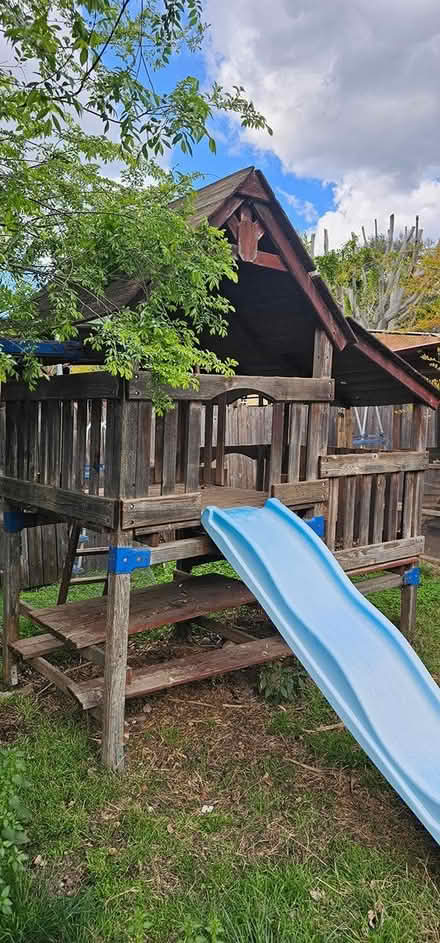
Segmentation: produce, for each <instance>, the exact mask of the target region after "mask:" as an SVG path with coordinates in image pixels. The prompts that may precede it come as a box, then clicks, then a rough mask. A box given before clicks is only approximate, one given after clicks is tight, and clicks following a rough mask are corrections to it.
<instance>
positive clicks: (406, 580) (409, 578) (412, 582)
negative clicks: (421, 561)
mask: <svg viewBox="0 0 440 943" xmlns="http://www.w3.org/2000/svg"><path fill="white" fill-rule="evenodd" d="M402 583H403V585H404V586H419V585H420V567H419V566H412V567H411V569H410V570H405V572H404V574H403V578H402Z"/></svg>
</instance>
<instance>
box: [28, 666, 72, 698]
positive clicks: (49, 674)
mask: <svg viewBox="0 0 440 943" xmlns="http://www.w3.org/2000/svg"><path fill="white" fill-rule="evenodd" d="M30 664H31V666H32V668H34V670H35V671H38V672H39V674H40V675H43V677H44V678H47V680H48V681H51V682H52V684H54V685H55V687H57V688H59V690H60V691H62V692H63V694H74V691H75V688H76V683H75V681H72V679H71V678H69V677H68V676H67V675H66V674H64V672H63V671H61V669H60V668H56V667H55V665H51V664H50V662H49V661H47V660H46V659H45V658H42V657H37V658H32V659H31V661H30Z"/></svg>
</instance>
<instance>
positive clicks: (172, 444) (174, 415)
mask: <svg viewBox="0 0 440 943" xmlns="http://www.w3.org/2000/svg"><path fill="white" fill-rule="evenodd" d="M177 435H178V412H177V405H176V404H175V405H174V409H169V410H168V412H167V413H165V416H164V422H163V447H162V481H161V494H173V492H175V490H176V460H177ZM197 462H198V465H200V438H199V453H198V456H197ZM197 480H198V479H197Z"/></svg>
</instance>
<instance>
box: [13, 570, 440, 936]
mask: <svg viewBox="0 0 440 943" xmlns="http://www.w3.org/2000/svg"><path fill="white" fill-rule="evenodd" d="M168 576H169V572H168V571H167V569H166V568H165V567H161V568H158V570H157V572H156V578H159V579H164V578H167V577H168ZM144 578H145V577H144ZM138 579H139V578H138ZM140 579H142V576H141V577H140ZM96 592H99V588H98V589H97V587H96V586H93V587H91V588H90V587H89V588H81V590H79V589H77V590H75V595H76V596H77V597H78V596H79V595H81V596H84V595H85V594H86V593H87V595H91V594H95V593H96ZM24 595H25V598H27V599H29V600H33V602H34V603H35V602H38V603H39V604H40V605H44V604H50V603H51V602H54V600H55V590H54V589H53V588H49V589H45V590H42V591H40V592H38V593H35V594H30V593H27V594H24ZM373 599H374V602H375V604H376V605H378V606H379V608H381V609H382V610H383V611H384V612H385V613H386V615H388V616H389V617H390V618H392V619H393V621H396V622H397V621H398V608H399V594H398V591H395V590H389V591H387V592H384V593H381V594H380V595H377V594H376V595H375V596H374V597H373ZM241 616H242V619H243V618H244V619H246V618H247V619H249V620H252V619H254V618H255V615H254V614H252V610H248V611H247V613H246V612H243V613H241ZM24 629H25V630H26V631H27V632H29V631H33V629H32V627H31V626H30V625H29V623H27V624H26V625H24ZM439 643H440V580H439V579H438V574H437V577H436V574H435V573H434V572H433V571H430V570H426V571H425V573H424V579H423V586H422V588H421V591H420V593H419V607H418V632H417V638H416V642H415V644H416V648H417V650H418V652H419V654H420V655H421V657H422V658H423V659H424V661H425V663H426V664H427V666H428V667H429V669H430V670H431V672H432V673H433V674H434V676H435V677H440V644H439ZM135 644H137V645H139V646H143V650H144V651H145V650H146V649H150V650H151V651H153V652H155V653H157V655H158V657H160V652H161V651H163V650H165V649H166V651H167V652H169V650H170V649H171V650H174V648H173V646H174V645H175V644H176V643H175V642H174V636H173V633H172V630H170V631H168V632H165V633H155V634H154V637H153V638H152V637H151V635H150V636H149V638H148V639H145V638H144V639H137V640H136V643H135ZM292 671H293V672H294V673H295V675H296V677H297V679H298V684H297V686H296V691H297V694H296V697H295V700H294V702H293V703H291V704H287V705H281V706H280V705H278V706H277V705H270V704H268V703H266V702H265V701H264V699H263V698H262V697H261V696H260V695H259V694H258V693H257V685H256V680H257V672H256V671H254V670H248V671H242V672H237V673H236V674H234V675H229V676H227V677H225V678H223V679H220V680H217V681H215V682H214V681H212V682H203V683H199V684H193V685H191V686H188V687H185V688H177V689H174V690H173V691H171V692H170V693H169V694H159V695H156V696H155V697H152V698H150V699H149V700H148V701H147V702H146V701H145V700H144V701H139V702H137V703H134V704H132V705H131V706H130V713H129V714H128V718H127V735H128V740H127V772H126V775H125V776H124V777H121V778H118V777H115V776H112V775H110V774H107V773H105V772H103V771H101V769H100V768H99V765H98V751H99V731H98V730H97V729H96V727H95V726H94V723H93V722H92V721H89V722H87V718H84V717H83V716H82V715H79V714H78V712H77V711H76V709H75V707H74V706H73V705H72V703H71V702H70V701H69V700H67V699H65V698H64V697H63V696H62V695H60V694H56V693H55V692H54V689H53V688H51V687H50V686H48V684H47V682H44V681H40V680H36V679H35V677H34V679H32V678H31V679H30V680H32V683H33V685H34V693H33V694H32V695H30V696H20V695H18V696H14V697H13V698H7V699H4V700H3V701H1V702H0V742H1V743H2V746H3V749H5V750H8V751H12V752H18V753H20V754H21V755H22V756H23V757H24V760H25V764H26V775H27V779H28V787H27V789H26V790H25V792H26V796H25V800H26V804H27V806H28V807H29V810H30V813H31V818H30V822H29V827H28V830H29V834H30V838H31V844H30V845H29V846H28V849H27V851H28V856H29V857H28V865H27V868H26V870H25V873H24V875H23V876H22V877H21V878H20V880H19V881H18V882H17V884H16V886H14V888H13V893H14V896H15V912H14V916H13V917H12V918H7V917H3V918H1V917H0V943H6V941H8V943H86V941H93V943H103V941H106V943H107V941H108V943H166V941H170V943H291V941H294V943H306V941H307V943H327V941H338V943H339V941H341V943H342V941H344V943H345V941H347V943H355V941H363V940H367V939H371V940H374V941H377V943H379V941H380V943H419V941H420V943H424V941H439V943H440V907H439V904H440V897H439V888H440V857H439V854H438V848H437V846H436V845H435V843H434V841H433V840H432V839H431V838H430V836H429V835H428V834H427V833H426V832H425V830H424V829H423V828H422V826H421V825H420V824H419V823H418V822H417V820H416V819H415V818H414V816H413V815H412V814H411V813H410V812H409V811H408V809H407V808H406V807H405V806H404V805H403V803H402V802H401V801H400V800H399V798H398V797H397V796H396V794H395V793H394V792H393V791H392V789H391V788H390V787H389V786H388V785H387V784H386V782H385V781H384V780H383V778H382V776H381V775H380V774H379V773H378V772H377V771H376V770H375V768H374V767H373V766H372V764H371V763H370V762H369V760H368V759H367V758H366V756H365V755H364V754H363V752H362V751H361V750H360V748H359V747H358V746H357V744H356V743H355V741H354V740H353V738H352V737H351V736H350V734H349V733H348V732H347V731H346V730H345V729H341V727H340V725H338V718H337V717H336V716H335V714H334V713H333V712H332V710H331V709H330V708H329V707H328V706H327V704H326V702H325V701H324V699H323V697H322V696H321V694H320V693H319V691H318V690H317V688H316V687H315V686H314V685H313V683H312V682H311V681H310V680H308V679H307V678H306V676H305V675H304V673H303V672H302V669H301V668H300V666H298V664H297V663H296V662H295V660H294V659H292ZM433 748H437V744H435V745H433ZM2 920H3V923H1V921H2Z"/></svg>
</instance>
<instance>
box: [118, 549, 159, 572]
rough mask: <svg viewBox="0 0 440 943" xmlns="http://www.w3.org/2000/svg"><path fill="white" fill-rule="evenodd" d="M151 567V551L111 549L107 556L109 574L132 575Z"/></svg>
mask: <svg viewBox="0 0 440 943" xmlns="http://www.w3.org/2000/svg"><path fill="white" fill-rule="evenodd" d="M150 565H151V550H150V549H149V548H148V549H146V548H145V549H142V547H141V548H137V547H111V548H110V550H109V554H108V572H109V573H133V570H137V569H145V568H146V567H148V566H150Z"/></svg>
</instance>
